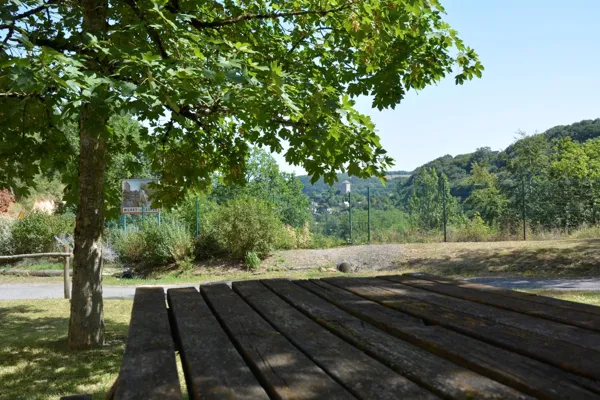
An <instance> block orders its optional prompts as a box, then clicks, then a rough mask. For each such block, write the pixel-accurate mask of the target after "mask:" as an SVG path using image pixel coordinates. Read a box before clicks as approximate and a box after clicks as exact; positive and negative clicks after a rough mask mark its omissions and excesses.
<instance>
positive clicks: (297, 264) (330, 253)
mask: <svg viewBox="0 0 600 400" xmlns="http://www.w3.org/2000/svg"><path fill="white" fill-rule="evenodd" d="M401 256H402V246H401V245H399V244H377V245H362V246H348V247H336V248H332V249H316V250H287V251H285V252H281V253H278V254H277V253H276V254H274V255H272V256H271V257H269V258H268V259H266V260H265V261H263V265H267V266H268V265H281V264H282V265H283V266H284V267H286V268H291V269H302V268H317V267H335V266H336V265H337V264H338V263H339V262H341V261H347V262H350V263H352V264H353V265H355V266H356V267H357V268H358V269H359V270H361V271H367V270H371V271H383V270H386V269H392V268H394V266H393V264H394V261H397V260H398V259H399V258H400V257H401Z"/></svg>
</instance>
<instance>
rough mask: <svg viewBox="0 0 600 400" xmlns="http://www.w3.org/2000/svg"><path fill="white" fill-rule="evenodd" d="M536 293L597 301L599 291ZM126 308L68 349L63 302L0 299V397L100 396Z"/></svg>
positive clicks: (114, 304)
mask: <svg viewBox="0 0 600 400" xmlns="http://www.w3.org/2000/svg"><path fill="white" fill-rule="evenodd" d="M535 293H537V294H541V295H547V296H552V297H557V298H561V299H564V300H571V301H578V302H582V303H588V304H594V305H600V292H575V291H569V292H557V291H537V292H535ZM131 306H132V301H131V300H106V301H105V302H104V310H105V322H106V346H105V347H104V348H102V349H99V350H90V351H70V350H68V348H67V342H66V336H67V326H68V318H69V302H68V301H67V300H27V301H20V300H19V301H16V300H15V301H0V399H2V400H4V399H6V400H9V399H10V400H14V399H33V400H37V399H44V400H45V399H57V398H59V397H60V396H64V395H69V394H81V393H89V394H92V395H93V397H94V398H95V399H103V398H104V395H105V394H106V392H107V391H108V390H109V389H110V387H111V386H112V384H113V383H114V381H115V379H116V377H117V374H118V371H119V366H120V361H121V356H122V354H123V350H124V346H125V341H126V338H127V329H128V323H129V318H130V314H131ZM181 375H182V374H181V370H180V377H181ZM181 382H183V378H182V377H181Z"/></svg>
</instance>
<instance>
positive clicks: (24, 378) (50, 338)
mask: <svg viewBox="0 0 600 400" xmlns="http://www.w3.org/2000/svg"><path fill="white" fill-rule="evenodd" d="M131 305H132V301H130V300H106V301H105V302H104V314H105V322H106V346H104V347H103V348H102V349H99V350H90V351H70V350H69V349H68V348H67V341H66V337H67V327H68V321H69V319H68V318H69V302H68V301H67V300H47V299H46V300H27V301H0V327H1V328H0V399H6V400H8V399H33V400H36V399H57V398H59V397H60V396H64V395H69V394H80V393H89V394H93V395H94V398H97V399H102V398H103V397H104V394H105V392H106V391H107V390H108V389H109V388H110V387H111V385H112V384H113V382H114V380H115V379H116V376H117V373H118V371H119V366H120V360H121V356H122V353H123V349H124V343H125V339H126V337H127V329H128V324H129V317H130V314H131Z"/></svg>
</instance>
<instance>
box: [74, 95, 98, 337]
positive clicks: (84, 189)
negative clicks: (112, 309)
mask: <svg viewBox="0 0 600 400" xmlns="http://www.w3.org/2000/svg"><path fill="white" fill-rule="evenodd" d="M98 116H99V115H98V114H95V113H94V107H93V105H91V104H89V103H88V104H85V105H83V106H82V108H81V115H80V133H79V144H80V153H79V205H78V208H77V222H76V225H75V249H74V257H73V294H72V299H71V319H70V321H69V346H70V347H71V348H73V349H86V348H91V347H98V346H102V345H103V344H104V316H103V304H102V231H103V229H104V168H105V162H106V137H105V135H102V132H100V130H101V129H102V127H104V129H106V128H105V126H106V122H107V121H106V119H104V118H102V117H101V118H98ZM98 119H101V120H100V121H99V120H98ZM102 119H103V120H102ZM98 128H100V129H98ZM103 136H104V137H103Z"/></svg>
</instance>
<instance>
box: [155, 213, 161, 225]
mask: <svg viewBox="0 0 600 400" xmlns="http://www.w3.org/2000/svg"><path fill="white" fill-rule="evenodd" d="M156 217H157V218H156V219H157V220H158V224H159V225H160V211H159V212H158V214H156Z"/></svg>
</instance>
